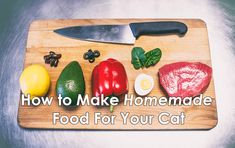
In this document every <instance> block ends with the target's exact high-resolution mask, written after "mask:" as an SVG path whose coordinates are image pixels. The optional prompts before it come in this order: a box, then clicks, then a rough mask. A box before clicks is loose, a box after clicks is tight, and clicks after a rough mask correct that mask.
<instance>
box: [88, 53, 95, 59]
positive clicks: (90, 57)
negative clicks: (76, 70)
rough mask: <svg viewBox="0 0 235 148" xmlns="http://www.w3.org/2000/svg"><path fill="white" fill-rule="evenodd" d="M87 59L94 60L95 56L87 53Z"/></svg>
mask: <svg viewBox="0 0 235 148" xmlns="http://www.w3.org/2000/svg"><path fill="white" fill-rule="evenodd" d="M87 55H88V59H94V57H95V55H94V53H93V52H87Z"/></svg>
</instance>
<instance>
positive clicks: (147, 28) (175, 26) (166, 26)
mask: <svg viewBox="0 0 235 148" xmlns="http://www.w3.org/2000/svg"><path fill="white" fill-rule="evenodd" d="M130 27H131V31H132V32H133V35H134V36H135V37H136V38H138V37H139V36H141V35H157V34H179V35H181V36H182V35H185V33H186V32H187V31H188V27H187V26H186V25H185V24H184V23H181V22H176V21H163V22H144V23H131V24H130Z"/></svg>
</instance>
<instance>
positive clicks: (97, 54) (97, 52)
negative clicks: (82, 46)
mask: <svg viewBox="0 0 235 148" xmlns="http://www.w3.org/2000/svg"><path fill="white" fill-rule="evenodd" d="M94 55H95V57H96V58H97V57H99V56H100V52H99V51H98V50H95V51H94Z"/></svg>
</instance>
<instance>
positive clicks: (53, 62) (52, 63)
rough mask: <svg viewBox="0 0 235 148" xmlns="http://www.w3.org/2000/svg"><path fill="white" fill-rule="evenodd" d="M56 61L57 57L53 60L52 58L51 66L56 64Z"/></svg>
mask: <svg viewBox="0 0 235 148" xmlns="http://www.w3.org/2000/svg"><path fill="white" fill-rule="evenodd" d="M55 61H56V59H51V60H50V66H51V67H53V66H54V65H55Z"/></svg>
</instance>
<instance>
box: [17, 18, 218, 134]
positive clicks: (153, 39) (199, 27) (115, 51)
mask: <svg viewBox="0 0 235 148" xmlns="http://www.w3.org/2000/svg"><path fill="white" fill-rule="evenodd" d="M167 20H169V19H167ZM148 21H162V20H159V19H82V20H38V21H34V22H33V23H32V24H31V25H30V28H29V33H28V41H27V47H26V53H25V62H24V67H27V66H29V65H31V64H36V63H37V64H41V65H43V66H45V67H46V69H47V70H48V71H49V74H50V77H51V88H50V91H49V93H48V95H49V96H56V95H55V84H56V81H57V79H58V77H59V75H60V73H61V71H62V69H63V68H64V67H65V66H66V65H67V64H68V63H69V62H71V61H73V60H76V61H78V62H79V63H80V64H81V67H82V70H83V72H84V76H85V81H86V93H87V94H91V73H92V70H93V68H94V66H95V65H96V64H98V63H99V62H100V61H102V60H104V59H107V58H110V57H112V58H115V59H118V60H119V61H121V62H122V63H123V65H124V66H125V69H126V71H127V75H128V79H129V93H134V90H133V83H134V80H135V78H136V76H137V75H138V74H139V73H146V74H149V75H151V76H153V78H154V80H155V86H154V89H153V91H152V92H151V94H149V95H150V96H158V97H160V96H164V93H163V91H162V90H161V89H160V86H159V83H158V76H157V73H158V69H159V68H160V67H161V66H163V65H165V64H169V63H173V62H178V61H192V62H202V63H205V64H208V65H211V56H210V49H209V42H208V34H207V28H206V24H205V22H203V21H202V20H198V19H180V20H175V21H181V22H183V23H185V24H186V25H187V26H188V32H187V34H186V35H185V36H184V37H179V36H177V35H159V36H141V37H140V38H139V39H138V40H136V43H135V45H121V44H107V43H97V42H88V41H81V40H76V39H71V38H66V37H63V36H60V35H58V34H56V33H54V32H53V30H54V29H58V28H62V27H68V26H76V25H97V24H127V23H131V22H148ZM134 46H140V47H143V48H144V49H145V50H146V51H148V50H151V49H154V48H157V47H158V48H160V49H161V50H162V53H163V55H162V58H161V60H160V62H159V63H158V64H157V65H155V66H153V67H151V68H148V69H143V70H135V69H134V68H133V66H132V65H131V50H132V48H133V47H134ZM88 49H93V50H94V49H96V50H99V51H100V52H101V56H100V57H99V58H97V59H96V61H95V62H94V63H92V64H91V63H89V62H88V61H85V60H84V59H83V54H84V52H86V51H87V50H88ZM49 51H55V52H56V53H61V54H62V58H61V59H60V62H59V65H58V67H57V68H51V67H50V66H49V65H46V64H44V60H43V56H44V55H46V54H48V52H49ZM204 96H211V97H212V98H213V102H212V105H211V106H188V107H186V106H123V104H120V105H118V106H116V107H115V110H114V112H113V113H110V112H109V109H108V108H107V107H103V108H96V107H94V106H80V107H78V108H76V109H73V110H69V109H66V108H64V107H61V106H58V100H57V97H55V99H54V100H53V103H52V105H51V106H43V105H41V106H37V107H34V106H22V105H21V102H20V105H19V112H18V123H19V125H20V126H21V127H24V128H48V129H99V130H112V129H113V130H127V129H131V130H133V129H138V130H158V129H211V128H213V127H215V126H216V124H217V110H216V101H215V90H214V81H213V78H212V80H211V82H210V85H209V87H208V89H207V90H206V92H205V93H204ZM53 112H59V113H60V114H61V115H67V116H72V115H77V116H80V115H83V114H84V113H85V112H89V120H90V122H89V125H81V124H77V125H72V124H67V125H62V124H59V123H57V124H56V125H53V124H52V113H53ZM94 112H101V113H102V115H117V117H116V120H115V124H114V125H111V124H108V125H104V124H98V125H95V124H94V122H93V120H94ZM120 112H129V113H130V115H147V114H153V115H155V116H156V117H154V121H153V123H152V124H151V125H150V124H147V125H142V124H137V125H132V124H130V123H129V122H128V123H127V124H126V125H124V124H123V122H122V118H121V116H120ZM161 112H168V113H170V114H171V115H179V114H180V113H181V112H184V113H185V116H186V118H185V123H184V124H183V125H172V124H168V125H161V124H160V123H159V122H157V119H158V118H157V116H158V115H159V114H160V113H161Z"/></svg>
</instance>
